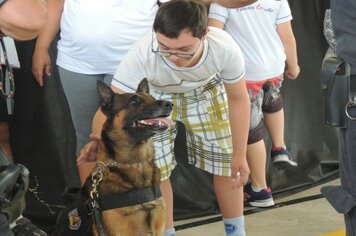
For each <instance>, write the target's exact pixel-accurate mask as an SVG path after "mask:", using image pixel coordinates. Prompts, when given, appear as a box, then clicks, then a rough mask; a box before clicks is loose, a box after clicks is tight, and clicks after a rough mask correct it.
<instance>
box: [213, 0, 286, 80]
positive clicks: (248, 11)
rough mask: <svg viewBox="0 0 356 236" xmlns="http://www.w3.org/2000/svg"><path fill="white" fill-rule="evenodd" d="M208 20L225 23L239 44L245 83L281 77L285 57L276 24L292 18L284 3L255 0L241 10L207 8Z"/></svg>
mask: <svg viewBox="0 0 356 236" xmlns="http://www.w3.org/2000/svg"><path fill="white" fill-rule="evenodd" d="M209 18H213V19H216V20H219V21H221V22H224V23H225V30H226V32H228V33H229V34H230V35H231V36H232V37H233V38H234V39H235V40H236V42H237V43H238V44H239V45H240V47H241V50H242V52H243V54H244V57H245V62H246V80H249V81H260V80H265V79H269V78H273V77H275V76H278V75H281V74H283V71H284V67H285V60H286V55H285V53H284V47H283V44H282V41H281V39H280V38H279V36H278V33H277V30H276V29H277V25H278V24H281V23H284V22H287V21H290V20H291V19H292V15H291V11H290V7H289V5H288V1H287V0H279V1H278V0H258V1H257V2H255V3H253V4H251V5H249V6H246V7H242V8H237V9H234V8H225V7H223V6H221V5H218V4H216V3H214V4H211V5H210V10H209Z"/></svg>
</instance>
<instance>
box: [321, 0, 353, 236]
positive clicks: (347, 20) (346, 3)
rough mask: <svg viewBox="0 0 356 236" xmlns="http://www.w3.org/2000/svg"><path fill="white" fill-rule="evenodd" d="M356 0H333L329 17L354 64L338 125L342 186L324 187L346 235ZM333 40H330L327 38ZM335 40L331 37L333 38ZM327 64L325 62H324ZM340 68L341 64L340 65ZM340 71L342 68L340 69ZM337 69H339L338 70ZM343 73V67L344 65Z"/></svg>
mask: <svg viewBox="0 0 356 236" xmlns="http://www.w3.org/2000/svg"><path fill="white" fill-rule="evenodd" d="M355 12H356V1H355V0H331V1H330V16H331V17H330V18H331V25H332V28H333V34H334V41H333V42H334V43H333V44H334V45H333V44H331V48H333V51H334V52H335V54H336V55H337V56H338V57H339V58H340V60H341V61H343V62H345V63H347V64H348V65H350V67H351V72H350V76H349V78H350V85H349V86H350V94H349V101H348V102H347V104H343V105H344V107H345V106H346V111H345V113H346V114H345V117H347V118H346V119H347V122H346V125H344V127H340V129H339V131H340V132H339V134H340V137H339V159H340V161H339V162H340V166H339V169H340V180H341V186H337V187H335V186H333V187H331V186H328V187H324V188H322V193H323V194H324V196H325V197H326V198H327V200H328V201H329V202H330V203H331V204H332V205H333V207H334V208H335V209H336V210H337V211H338V212H339V213H342V214H344V220H345V225H346V235H347V236H355V235H356V172H355V170H356V119H355V118H356V46H355V45H356V27H355V24H356V14H355ZM328 41H329V42H330V40H328ZM331 41H332V40H331ZM323 66H324V65H323ZM338 69H340V67H339V68H338ZM337 71H340V70H337ZM336 73H338V72H336ZM341 73H342V68H341Z"/></svg>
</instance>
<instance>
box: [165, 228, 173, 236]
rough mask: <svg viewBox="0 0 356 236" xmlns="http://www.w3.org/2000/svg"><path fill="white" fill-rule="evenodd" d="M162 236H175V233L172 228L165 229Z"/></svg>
mask: <svg viewBox="0 0 356 236" xmlns="http://www.w3.org/2000/svg"><path fill="white" fill-rule="evenodd" d="M164 236H176V231H175V229H174V228H171V229H165V230H164Z"/></svg>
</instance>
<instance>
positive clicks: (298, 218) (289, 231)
mask: <svg viewBox="0 0 356 236" xmlns="http://www.w3.org/2000/svg"><path fill="white" fill-rule="evenodd" d="M339 184H340V180H339V179H336V180H333V181H330V182H328V183H326V184H322V185H318V186H316V187H313V188H310V189H307V190H305V191H302V192H299V193H297V194H292V195H290V196H288V197H283V198H279V199H276V200H275V202H276V206H275V207H272V208H267V209H266V208H265V209H258V208H246V210H245V223H246V231H247V235H248V236H344V235H345V231H344V230H345V225H344V221H343V216H342V215H340V214H338V213H337V212H336V211H335V210H334V209H333V208H332V207H331V205H329V203H328V202H327V201H326V199H325V198H323V197H322V196H321V195H320V188H321V187H322V186H324V185H339ZM220 217H221V216H220V215H214V216H208V217H203V218H197V219H190V220H183V221H177V222H175V226H176V228H177V229H178V230H177V236H196V235H197V236H198V235H199V236H200V235H202V236H224V235H225V232H224V229H223V226H222V222H221V220H220ZM189 224H190V225H191V227H188V225H189ZM179 226H185V227H181V228H184V229H181V230H180V229H179V228H180V227H179Z"/></svg>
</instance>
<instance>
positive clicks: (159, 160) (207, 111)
mask: <svg viewBox="0 0 356 236" xmlns="http://www.w3.org/2000/svg"><path fill="white" fill-rule="evenodd" d="M152 95H153V96H154V97H155V98H156V99H159V100H167V101H171V102H172V103H173V104H174V108H173V111H172V113H171V116H170V119H172V120H174V121H179V122H181V123H183V124H184V126H185V129H186V137H187V149H188V150H187V151H188V161H189V163H190V164H192V165H194V166H196V167H197V168H199V169H202V170H204V171H207V172H209V173H211V174H213V175H219V176H230V174H231V169H230V161H231V157H232V136H231V130H230V124H229V117H228V102H227V96H226V92H225V88H224V85H223V83H222V81H221V80H220V79H217V78H214V79H212V80H211V81H209V82H208V83H207V84H206V85H204V86H202V87H199V88H197V89H194V90H192V91H189V92H186V93H165V92H162V91H153V92H152ZM177 130H178V129H177V124H176V125H175V126H172V127H171V128H169V129H168V130H167V131H165V132H164V133H161V134H157V135H155V136H154V137H153V141H154V146H155V163H156V165H157V167H158V168H160V170H161V180H165V179H167V178H169V176H170V175H171V172H172V170H173V169H174V167H175V166H176V165H177V162H176V160H175V156H174V139H175V137H176V135H177Z"/></svg>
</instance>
